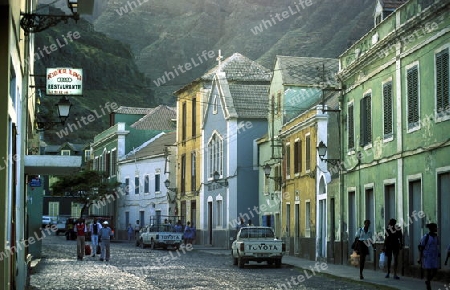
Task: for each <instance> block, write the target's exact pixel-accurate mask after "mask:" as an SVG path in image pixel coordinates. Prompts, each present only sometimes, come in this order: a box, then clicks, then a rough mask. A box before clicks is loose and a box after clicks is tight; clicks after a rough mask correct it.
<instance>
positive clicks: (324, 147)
mask: <svg viewBox="0 0 450 290" xmlns="http://www.w3.org/2000/svg"><path fill="white" fill-rule="evenodd" d="M316 149H317V154H319V157H320V160H322V161H324V162H328V163H331V164H337V163H338V162H339V161H341V160H340V159H325V158H324V157H325V155H327V149H328V148H327V145H325V143H323V141H320V143H319V145H318V146H317V148H316Z"/></svg>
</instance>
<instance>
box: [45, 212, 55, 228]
mask: <svg viewBox="0 0 450 290" xmlns="http://www.w3.org/2000/svg"><path fill="white" fill-rule="evenodd" d="M55 223H56V218H55V217H52V216H48V215H43V216H42V227H43V228H45V227H46V226H51V225H52V224H55Z"/></svg>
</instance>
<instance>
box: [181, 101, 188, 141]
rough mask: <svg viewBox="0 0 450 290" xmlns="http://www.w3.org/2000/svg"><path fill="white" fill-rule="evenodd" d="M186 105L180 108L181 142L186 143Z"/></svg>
mask: <svg viewBox="0 0 450 290" xmlns="http://www.w3.org/2000/svg"><path fill="white" fill-rule="evenodd" d="M186 113H187V112H186V103H183V105H182V107H181V140H183V141H186V118H187V116H186Z"/></svg>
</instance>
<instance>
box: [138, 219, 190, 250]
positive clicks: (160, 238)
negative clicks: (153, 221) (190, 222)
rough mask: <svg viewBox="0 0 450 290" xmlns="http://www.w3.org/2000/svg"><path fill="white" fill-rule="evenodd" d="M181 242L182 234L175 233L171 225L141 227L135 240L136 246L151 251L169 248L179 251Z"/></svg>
mask: <svg viewBox="0 0 450 290" xmlns="http://www.w3.org/2000/svg"><path fill="white" fill-rule="evenodd" d="M182 242H183V233H182V232H175V230H174V228H173V227H172V226H171V225H151V226H146V227H143V228H142V229H141V230H140V231H139V235H138V237H137V239H136V246H141V248H145V247H146V246H150V247H151V248H152V249H156V248H164V249H167V248H169V247H172V248H176V249H179V248H180V245H181V243H182Z"/></svg>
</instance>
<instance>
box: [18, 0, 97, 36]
mask: <svg viewBox="0 0 450 290" xmlns="http://www.w3.org/2000/svg"><path fill="white" fill-rule="evenodd" d="M92 2H94V1H92ZM79 4H80V3H78V0H67V7H69V9H70V11H72V15H51V14H38V13H26V12H20V15H21V16H22V18H21V19H20V27H22V29H23V31H24V33H25V35H29V34H30V33H35V32H40V31H43V30H45V29H47V28H49V27H52V26H55V25H57V24H58V23H60V22H64V23H67V22H68V21H69V19H73V20H75V22H76V21H78V20H79V19H80V15H79V14H78V9H79ZM89 5H92V4H90V3H89Z"/></svg>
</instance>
